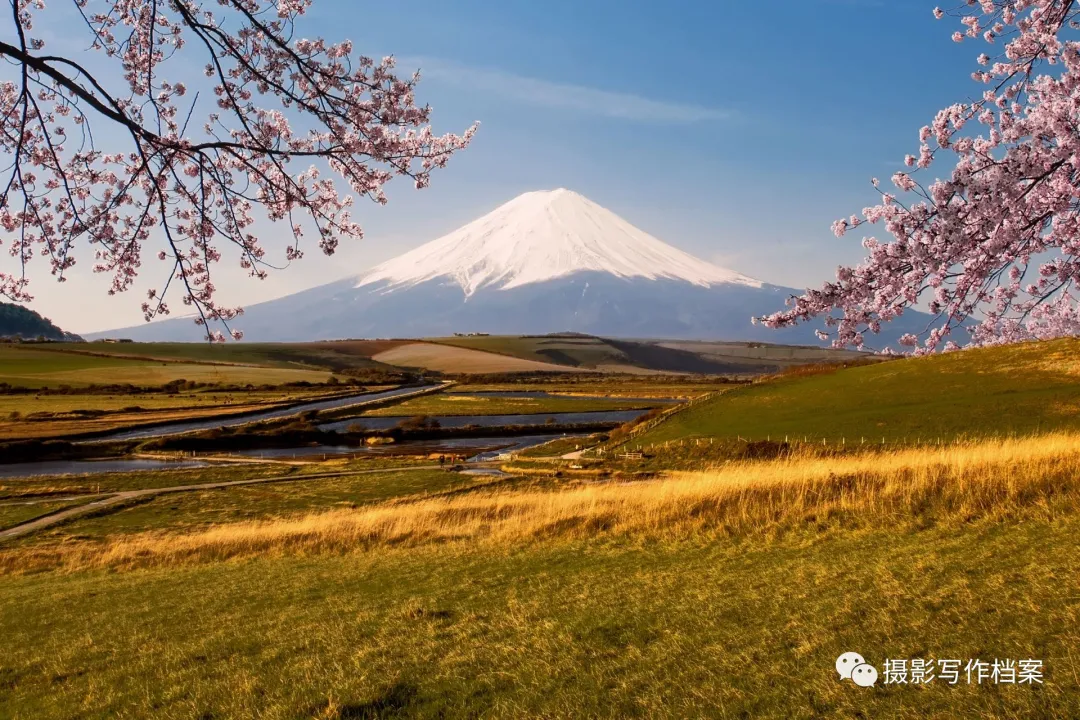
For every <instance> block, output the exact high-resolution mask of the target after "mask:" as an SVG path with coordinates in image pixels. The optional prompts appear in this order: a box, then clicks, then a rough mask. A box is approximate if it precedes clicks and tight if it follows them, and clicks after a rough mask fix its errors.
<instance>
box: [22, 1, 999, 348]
mask: <svg viewBox="0 0 1080 720" xmlns="http://www.w3.org/2000/svg"><path fill="white" fill-rule="evenodd" d="M766 7H767V8H768V9H767V10H765V8H766ZM932 8H933V3H932V2H923V0H776V1H775V2H773V3H768V4H765V3H746V2H732V1H731V0H711V1H702V2H699V1H690V0H669V1H668V2H664V3H657V2H639V1H637V0H545V1H544V2H536V1H535V0H503V1H501V2H495V1H488V0H455V1H454V2H440V1H438V0H419V1H418V0H413V1H411V2H408V3H386V2H384V3H374V2H368V1H367V0H316V6H315V9H314V12H313V13H312V14H311V15H309V16H307V17H306V18H305V19H304V21H303V25H301V31H302V34H304V35H308V36H311V35H322V36H324V37H326V38H328V39H334V40H337V39H341V38H345V37H349V38H351V39H352V40H354V42H355V47H356V49H357V50H358V51H359V52H363V53H365V54H369V55H372V56H375V57H380V56H382V55H385V54H394V55H395V56H397V57H398V58H399V60H400V65H399V68H400V69H401V70H412V69H414V68H416V67H419V68H420V69H421V70H422V71H423V72H424V74H425V79H424V81H423V82H422V83H421V85H420V89H419V93H418V95H419V98H420V100H421V101H424V102H428V103H430V104H431V105H432V106H433V108H434V115H433V117H434V126H435V129H436V130H437V131H450V130H453V131H461V130H464V129H465V128H466V127H467V126H468V125H469V124H470V123H471V122H472V121H473V120H480V121H481V122H482V127H481V130H480V132H479V134H478V135H477V137H476V140H475V141H474V144H473V146H472V147H471V148H469V149H468V150H467V151H465V152H464V153H462V154H460V155H459V156H458V157H456V158H455V159H454V160H453V161H452V162H451V164H450V166H449V168H447V169H446V170H444V171H441V172H439V173H437V174H436V175H435V177H434V178H433V182H432V187H431V188H429V189H426V190H424V191H416V190H414V189H412V187H411V186H410V185H409V184H408V183H407V182H405V181H399V182H394V183H391V185H390V186H388V195H389V198H390V204H389V205H388V206H385V207H378V206H375V205H362V206H361V207H360V208H359V209H358V212H357V213H356V214H357V216H358V218H359V220H360V221H361V222H362V224H363V225H364V227H365V230H366V232H367V238H366V239H365V240H364V241H362V242H359V243H345V244H343V246H342V248H341V249H340V250H339V252H338V254H337V255H336V256H334V257H333V258H329V259H328V258H324V257H322V256H321V255H319V254H317V253H315V252H312V253H309V254H308V256H307V257H305V258H304V259H303V260H301V261H300V262H298V263H296V264H294V265H293V266H292V267H291V268H289V269H288V270H286V271H284V272H278V273H274V274H273V276H272V277H271V279H270V280H268V281H264V282H258V281H254V280H247V279H245V278H243V277H242V276H241V275H239V274H238V273H235V272H232V271H228V272H226V273H223V275H222V278H221V280H219V283H218V285H219V287H221V288H222V289H223V296H224V297H225V299H226V300H229V301H231V302H237V303H247V304H251V303H253V302H256V301H260V300H265V299H270V298H272V297H277V296H281V295H284V294H287V293H290V292H295V291H297V290H300V289H303V288H306V287H310V286H313V285H317V284H321V283H324V282H328V281H330V280H334V279H337V278H339V277H343V276H346V275H349V274H356V273H359V272H360V271H362V270H363V269H365V268H367V267H370V266H371V265H373V264H376V263H378V262H381V261H382V260H385V259H387V258H389V257H392V256H394V255H397V254H399V253H401V252H404V251H405V250H408V249H410V248H412V247H415V246H417V245H419V244H421V243H423V242H426V241H428V240H431V239H433V238H435V237H437V236H438V235H441V234H443V233H445V232H449V231H451V230H453V229H455V228H456V227H458V226H460V225H462V224H464V223H466V222H468V221H470V220H472V219H475V218H476V217H477V216H479V215H481V214H483V213H485V212H487V211H489V210H491V209H493V208H494V207H496V206H498V205H499V204H501V203H502V202H505V201H507V200H509V199H511V198H512V197H514V196H515V195H517V194H519V193H521V192H526V191H529V190H538V189H550V188H555V187H568V188H571V189H573V190H576V191H578V192H580V193H582V194H584V195H586V196H588V197H589V198H591V199H593V200H594V201H596V202H598V203H600V204H601V205H604V206H606V207H608V208H609V209H611V210H613V211H614V212H616V213H618V214H620V215H622V216H623V217H625V218H626V219H627V220H629V221H630V222H632V223H634V224H635V225H638V226H639V227H641V228H642V229H644V230H646V231H648V232H650V233H652V234H653V235H656V236H657V237H659V238H660V239H662V240H665V241H666V242H669V243H671V244H673V245H676V246H678V247H680V248H682V249H684V250H686V251H688V252H691V253H694V254H696V255H699V256H700V257H703V258H705V259H708V260H711V261H713V262H717V263H719V264H722V265H726V266H728V267H731V268H733V269H735V270H738V271H740V272H744V273H746V274H748V275H752V276H754V277H757V278H760V279H762V280H765V281H768V282H773V283H777V284H783V285H789V286H794V287H805V286H807V285H816V284H819V283H820V282H822V281H823V280H826V279H830V278H831V277H832V275H833V273H834V271H835V268H836V266H837V265H838V264H839V263H842V262H844V263H850V262H856V261H857V260H858V259H859V258H860V257H861V247H860V245H859V240H860V239H861V235H859V234H857V233H856V234H852V235H849V236H847V237H845V238H843V239H837V238H835V237H834V236H833V235H832V233H831V232H830V230H829V225H830V223H831V222H832V221H833V220H835V219H836V218H838V217H842V216H847V215H849V214H851V213H852V212H854V211H858V210H860V209H861V208H862V207H864V206H866V205H868V204H870V203H872V202H873V201H874V200H875V197H876V195H875V193H874V192H873V190H872V189H871V187H870V185H869V179H870V177H871V176H879V177H881V178H882V179H885V178H888V177H889V176H890V175H891V174H892V173H893V172H894V171H896V170H898V169H900V167H901V161H902V158H903V156H904V154H905V153H907V152H913V151H915V150H916V148H917V146H918V142H917V140H918V138H917V132H918V129H919V127H920V126H921V125H923V124H926V123H927V122H929V121H930V119H931V118H932V117H933V115H934V113H935V112H936V111H937V110H938V109H940V108H941V107H943V106H945V105H947V104H950V103H952V102H956V101H960V100H963V99H965V98H967V97H968V96H969V95H970V94H971V93H973V92H977V91H978V88H977V86H976V85H975V84H974V83H972V81H971V80H970V78H969V74H970V71H971V70H972V68H973V67H974V56H975V55H976V54H977V52H979V49H977V48H975V47H974V46H972V45H956V44H955V43H953V42H952V41H951V40H950V37H949V36H950V34H951V33H952V31H953V30H954V29H955V26H954V24H953V21H951V20H949V19H945V20H942V21H935V20H934V19H933V17H932V15H931V10H932ZM83 262H84V267H88V266H89V264H90V263H89V260H84V261H83ZM144 268H145V269H146V270H147V271H148V273H147V275H146V282H148V283H149V282H151V281H153V282H157V280H158V278H157V277H155V275H154V271H156V270H157V268H156V262H155V261H153V260H150V259H148V260H147V262H146V263H144ZM104 290H105V278H103V277H100V276H99V277H93V278H92V277H89V273H86V275H81V274H77V275H76V276H75V277H73V278H72V281H71V282H69V283H67V284H66V286H57V285H56V284H53V283H51V282H50V280H49V278H48V277H47V276H39V278H38V282H37V283H36V286H35V288H34V291H35V293H36V295H37V301H36V302H35V303H34V307H35V308H36V309H39V310H40V311H42V312H44V313H45V314H46V315H48V316H50V317H51V318H52V319H53V320H54V321H56V322H58V323H60V324H62V325H64V326H65V327H69V328H70V329H73V330H75V331H84V332H88V331H92V330H99V329H106V328H109V327H116V326H118V325H125V324H133V323H136V322H139V321H140V320H141V315H140V313H139V312H138V304H139V302H140V301H141V293H139V294H135V293H134V292H133V293H128V294H126V295H122V296H118V297H114V298H106V297H105V295H104ZM88 293H93V299H94V300H95V303H94V305H93V307H92V309H91V308H89V307H88V305H87V303H86V302H85V299H86V298H88V297H90V296H89V295H88ZM80 298H81V299H82V302H78V301H77V300H79V299H80ZM99 298H100V302H96V301H97V300H98V299H99ZM175 306H176V307H177V308H179V303H178V302H176V303H175Z"/></svg>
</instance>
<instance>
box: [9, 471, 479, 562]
mask: <svg viewBox="0 0 1080 720" xmlns="http://www.w3.org/2000/svg"><path fill="white" fill-rule="evenodd" d="M396 464H397V465H401V466H406V467H404V469H398V470H395V469H393V468H392V467H387V468H385V471H384V472H379V473H375V474H356V475H352V476H344V477H325V478H324V477H315V478H310V479H305V478H304V476H305V475H307V474H313V473H319V472H325V471H334V470H338V469H343V468H334V467H333V466H332V465H330V464H325V465H324V464H319V465H311V466H308V467H307V468H306V472H305V471H295V472H292V473H289V472H288V470H287V468H283V467H282V466H274V470H273V472H265V470H260V471H258V472H255V473H249V474H248V475H247V476H248V477H260V476H272V477H273V476H278V475H291V476H292V477H293V478H294V479H292V480H287V481H282V482H273V483H264V484H254V485H243V486H239V487H232V488H212V489H207V490H204V491H189V492H183V493H172V494H162V495H157V496H154V497H152V498H150V499H148V500H146V501H143V502H139V503H137V504H131V505H128V506H125V507H122V508H120V509H118V510H116V511H114V512H110V513H109V514H107V515H100V516H96V517H95V516H88V517H84V518H77V519H73V520H71V521H70V522H67V523H64V524H63V525H59V526H56V527H54V528H50V529H47V530H43V531H40V532H37V533H35V534H33V535H31V536H28V537H26V538H24V539H22V540H20V541H17V542H16V543H12V546H13V547H23V548H30V547H37V548H45V551H46V552H47V549H48V547H49V546H50V545H52V544H54V543H63V544H69V543H71V542H72V541H73V539H75V538H77V539H78V542H80V543H101V542H105V541H106V540H107V539H116V538H118V537H120V536H123V535H128V534H136V533H146V532H153V531H162V532H168V533H191V532H198V531H201V530H206V529H209V528H212V527H214V526H217V525H220V524H222V523H235V522H241V521H273V520H275V519H282V518H289V517H294V516H297V515H305V514H307V513H310V512H313V511H325V510H332V509H343V508H344V509H348V508H356V507H359V506H362V505H368V504H371V503H374V502H379V501H386V500H391V499H396V498H403V497H408V496H410V495H417V494H419V495H423V496H429V495H433V494H435V495H437V494H438V493H442V492H447V491H452V490H460V489H463V488H468V487H471V486H474V485H478V484H483V483H486V482H489V481H490V478H486V477H483V476H470V475H461V474H459V473H453V472H447V471H445V470H442V469H438V468H435V469H432V468H431V461H428V463H427V464H426V465H423V466H416V469H409V468H408V467H407V466H408V465H409V463H396ZM377 468H378V466H375V467H363V468H361V467H355V469H356V470H357V471H358V472H362V471H367V470H372V469H377ZM422 468H427V469H422ZM282 470H285V472H282ZM237 475H238V474H235V473H230V472H228V470H227V469H226V468H220V469H219V470H218V472H217V473H214V474H203V477H204V478H205V480H204V482H214V481H215V480H214V479H211V478H213V477H214V476H216V477H217V479H221V478H223V477H224V478H227V479H229V480H233V479H239V477H237ZM165 486H168V485H165Z"/></svg>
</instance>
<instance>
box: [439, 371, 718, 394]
mask: <svg viewBox="0 0 1080 720" xmlns="http://www.w3.org/2000/svg"><path fill="white" fill-rule="evenodd" d="M738 386H739V383H729V382H718V381H709V380H703V381H700V382H687V381H686V380H685V379H682V378H679V377H672V376H666V377H656V376H652V377H650V376H637V377H630V376H626V375H621V376H596V375H590V376H588V377H580V376H579V377H577V378H575V377H574V376H572V375H571V376H566V375H563V376H561V377H554V378H547V379H544V380H543V381H539V380H536V379H535V378H526V379H525V380H523V381H521V382H512V383H508V382H473V381H471V380H469V379H466V380H464V381H460V382H459V383H458V385H457V387H455V388H454V392H462V393H467V392H474V393H483V392H546V393H550V394H553V395H565V396H570V397H572V396H575V395H584V396H587V397H597V396H607V397H612V398H675V397H677V398H691V397H695V396H697V395H704V394H706V393H710V392H713V391H714V390H721V389H729V388H733V387H738Z"/></svg>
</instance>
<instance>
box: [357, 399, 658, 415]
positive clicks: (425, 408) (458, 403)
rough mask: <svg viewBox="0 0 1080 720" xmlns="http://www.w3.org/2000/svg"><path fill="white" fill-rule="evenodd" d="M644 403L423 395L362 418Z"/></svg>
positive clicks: (543, 410)
mask: <svg viewBox="0 0 1080 720" xmlns="http://www.w3.org/2000/svg"><path fill="white" fill-rule="evenodd" d="M652 406H653V405H650V404H649V402H648V401H641V400H620V399H618V398H584V397H580V398H579V397H563V396H554V397H491V396H483V395H469V394H466V393H440V394H437V395H424V396H422V397H418V398H413V399H411V400H406V401H405V402H402V403H398V404H396V405H389V406H386V407H381V408H376V409H374V410H368V411H367V412H365V413H364V415H366V416H371V417H374V416H387V415H389V416H396V415H520V414H527V413H547V412H551V413H557V412H587V411H590V410H633V409H637V408H646V407H652Z"/></svg>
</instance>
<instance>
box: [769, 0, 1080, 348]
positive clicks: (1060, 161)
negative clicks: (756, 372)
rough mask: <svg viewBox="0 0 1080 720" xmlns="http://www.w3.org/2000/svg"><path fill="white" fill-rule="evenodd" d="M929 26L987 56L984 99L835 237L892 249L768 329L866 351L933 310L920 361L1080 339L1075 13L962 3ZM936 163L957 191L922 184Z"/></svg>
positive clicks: (990, 0)
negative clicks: (802, 331) (990, 347)
mask: <svg viewBox="0 0 1080 720" xmlns="http://www.w3.org/2000/svg"><path fill="white" fill-rule="evenodd" d="M934 15H935V17H937V18H942V17H945V16H951V17H955V18H959V20H960V23H961V28H962V29H961V30H958V31H957V32H956V33H954V35H953V39H954V40H955V41H957V42H966V41H969V40H977V41H980V42H984V43H987V44H988V45H989V46H991V48H992V50H993V51H992V52H990V53H982V54H980V55H979V57H978V58H977V62H978V65H979V69H978V70H977V71H975V72H974V73H973V75H972V77H973V79H974V80H975V81H976V82H977V83H979V84H980V85H981V86H982V90H981V92H980V93H979V95H978V96H977V98H975V99H974V100H973V101H971V102H966V103H958V104H955V105H952V106H950V107H947V108H945V109H943V110H941V111H940V112H939V113H938V114H937V116H936V117H935V118H934V120H933V122H932V123H931V124H929V125H928V126H926V127H924V128H922V129H921V131H920V133H919V141H920V146H919V152H918V154H917V155H908V156H907V157H906V158H905V163H904V164H905V165H906V166H907V167H908V168H909V169H910V171H903V172H898V173H896V174H895V175H894V176H893V178H892V182H893V185H894V186H895V187H896V192H895V193H890V192H885V191H883V190H879V192H880V194H881V201H880V202H879V203H878V204H876V205H873V206H870V207H867V208H865V209H864V210H863V211H862V213H861V214H859V215H852V216H851V217H850V218H848V219H843V220H838V221H837V222H836V223H834V224H833V231H834V232H835V234H836V235H837V236H838V237H839V236H842V235H844V233H846V232H847V231H849V230H851V229H853V228H856V227H860V226H862V225H864V224H871V225H881V226H883V227H884V230H885V232H886V233H887V234H888V235H889V238H890V239H889V240H888V241H880V240H878V239H877V238H875V237H868V238H866V239H865V240H864V241H863V245H864V247H865V248H866V250H867V253H868V256H867V258H866V259H865V260H864V261H863V262H862V263H861V264H860V265H858V266H856V267H841V268H839V269H838V271H837V275H836V281H835V282H829V283H826V284H824V285H823V286H822V287H821V288H820V289H817V290H808V291H807V292H806V294H804V295H802V296H801V297H795V298H792V299H791V300H789V302H788V309H787V310H784V311H781V312H777V313H775V314H773V315H770V316H768V317H765V318H760V319H759V320H761V321H762V322H764V323H765V324H766V325H768V326H771V327H784V326H789V325H792V324H795V323H797V322H800V321H805V320H808V319H811V318H814V317H819V316H825V322H826V326H827V328H828V332H821V333H820V335H821V336H823V337H827V338H831V339H832V341H833V344H834V345H836V346H856V347H864V346H865V345H866V344H867V343H868V338H867V335H868V334H874V333H877V332H879V331H880V329H881V325H882V323H884V322H887V321H889V320H892V319H895V318H897V317H899V316H900V315H902V314H903V313H904V312H905V310H907V309H909V308H911V307H912V306H914V305H916V304H917V302H925V303H926V306H927V307H928V308H929V310H930V312H931V313H932V314H933V316H934V317H933V320H932V321H931V322H930V323H929V324H928V326H927V327H926V330H925V331H924V332H923V333H921V334H919V335H914V334H908V335H905V336H904V337H903V338H902V340H901V343H902V344H903V345H906V346H907V347H908V348H909V351H910V352H911V353H913V354H921V353H927V352H933V351H935V350H939V349H954V348H956V347H958V344H957V343H956V342H955V341H954V339H952V336H953V335H954V334H955V335H956V336H957V338H959V339H961V340H966V343H967V344H975V345H987V344H995V343H1007V342H1016V341H1021V340H1029V339H1044V338H1054V337H1060V336H1064V335H1075V334H1077V333H1078V332H1080V309H1078V303H1077V288H1076V285H1077V282H1078V280H1080V34H1078V32H1077V31H1078V30H1080V3H1077V2H1075V0H967V2H965V3H964V4H962V5H960V6H959V7H957V8H955V9H953V10H949V11H945V10H941V9H940V8H938V9H935V10H934ZM935 163H937V164H938V166H939V167H940V166H941V165H942V164H948V165H952V169H951V170H950V171H949V173H948V177H947V178H945V179H935V180H934V181H933V182H920V181H919V180H918V179H917V176H918V175H920V174H921V173H924V172H925V171H928V169H929V168H931V167H932V166H933V165H934V164H935ZM874 185H875V187H876V186H877V183H876V182H875V183H874ZM961 333H963V334H967V335H968V337H967V338H960V335H961Z"/></svg>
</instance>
